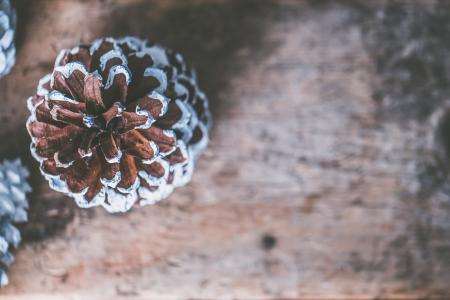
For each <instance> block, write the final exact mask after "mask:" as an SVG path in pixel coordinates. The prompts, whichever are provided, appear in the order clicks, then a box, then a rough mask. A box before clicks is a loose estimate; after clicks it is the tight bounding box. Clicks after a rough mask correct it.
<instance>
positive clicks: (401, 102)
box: [0, 0, 450, 299]
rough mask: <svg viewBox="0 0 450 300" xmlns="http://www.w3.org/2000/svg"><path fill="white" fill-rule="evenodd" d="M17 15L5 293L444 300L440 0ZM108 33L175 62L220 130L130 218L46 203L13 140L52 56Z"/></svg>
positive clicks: (448, 267) (49, 3) (55, 200)
mask: <svg viewBox="0 0 450 300" xmlns="http://www.w3.org/2000/svg"><path fill="white" fill-rule="evenodd" d="M444 2H445V1H444ZM14 3H15V5H16V6H17V9H18V22H19V23H18V36H17V63H16V66H15V67H14V69H13V71H12V73H11V74H10V75H8V76H7V77H5V78H3V79H2V80H1V81H0V101H1V102H0V103H1V104H2V107H1V109H0V122H1V127H0V135H1V138H2V139H1V145H0V154H1V155H2V157H11V158H12V157H15V156H21V157H22V159H23V160H24V162H25V163H26V164H27V165H28V166H29V168H30V169H31V170H32V172H33V175H32V178H31V181H32V184H33V187H34V193H33V194H32V195H30V199H31V200H30V201H31V208H30V223H29V224H28V225H25V226H22V229H23V232H24V243H23V244H22V246H21V248H20V249H19V250H18V251H16V252H15V254H16V262H15V263H14V264H13V266H12V267H11V268H10V269H9V276H10V285H9V286H8V287H7V288H5V289H2V290H1V291H0V298H1V299H172V298H176V299H188V298H189V299H190V298H209V299H231V298H239V299H275V298H295V299H298V298H304V299H312V298H314V299H326V298H329V299H351V298H354V299H372V298H376V297H378V298H384V297H386V298H388V297H390V298H395V299H416V298H418V297H424V298H442V299H446V298H447V299H448V298H450V288H449V285H448V283H449V282H450V272H449V271H450V200H449V197H448V196H447V195H449V194H450V193H449V192H448V190H449V189H448V188H447V185H446V182H447V171H446V170H447V166H448V163H447V156H448V145H449V143H448V142H447V139H446V136H447V135H448V134H450V131H449V128H450V127H448V126H449V125H448V124H450V116H449V115H448V114H447V113H446V110H445V107H446V104H445V103H446V100H447V99H449V98H448V95H449V94H450V93H448V91H447V87H446V86H447V81H446V79H447V77H446V76H447V75H446V73H445V70H444V71H442V68H443V67H444V69H445V66H446V64H447V60H448V57H446V56H445V55H448V54H447V52H448V53H450V52H449V50H450V49H449V47H448V44H449V43H448V42H447V40H446V37H445V33H446V31H445V28H447V27H449V28H450V25H449V24H450V18H447V17H448V16H450V9H449V8H448V7H446V6H445V5H442V1H441V2H438V1H415V2H413V1H408V2H395V3H394V4H392V5H391V6H389V5H388V4H387V3H386V2H384V1H373V2H370V3H369V2H366V1H339V2H338V1H336V2H334V1H257V0H254V1H245V0H242V1H166V0H164V1H145V0H118V1H112V0H104V1H100V0H99V1H86V0H85V1H83V0H65V1H63V0H60V1H57V0H36V1H26V0H22V1H16V2H14ZM447 14H448V15H447ZM386 16H387V17H386ZM386 18H387V19H388V20H391V19H392V20H391V21H392V23H389V22H387V21H386V22H384V21H383V20H386ZM447 20H448V21H447ZM434 24H435V25H434ZM433 26H436V28H435V27H433ZM445 26H447V27H445ZM424 28H425V29H426V28H430V29H429V32H428V31H427V32H424V30H425V29H424ZM402 30H403V31H402ZM427 30H428V29H427ZM440 30H442V33H440V32H439V31H440ZM399 32H400V34H399V36H396V35H395V34H398V33H399ZM408 34H412V35H411V36H410V37H409V36H408ZM108 35H112V36H123V35H136V36H141V37H145V38H148V39H150V40H152V41H157V42H159V43H161V44H164V45H167V46H169V47H171V48H173V49H175V50H177V51H179V52H181V53H182V54H183V55H184V56H185V57H186V59H187V60H188V61H189V62H190V63H191V64H193V65H194V66H195V67H196V68H197V71H198V74H199V78H200V84H201V86H202V87H203V89H204V90H205V92H206V93H207V94H208V95H209V97H210V101H211V107H212V109H213V115H214V121H215V123H214V128H213V131H212V133H211V144H210V147H209V148H208V150H207V151H206V153H205V154H204V156H203V157H202V158H201V159H200V161H199V163H198V166H197V169H196V173H195V176H194V179H193V181H192V182H191V184H189V185H188V186H186V187H184V188H180V189H178V190H177V191H176V192H175V193H174V194H173V195H172V196H171V197H170V198H169V199H167V200H166V201H164V202H163V203H161V204H160V205H157V206H153V207H144V208H137V209H134V210H133V211H132V212H130V213H128V214H125V215H109V214H107V213H106V212H105V211H103V209H101V208H99V209H92V210H80V209H78V208H77V207H75V205H74V204H73V203H72V202H71V200H70V199H67V198H65V197H64V196H61V195H59V194H57V193H55V192H52V191H51V190H50V189H49V188H48V187H47V186H46V184H45V182H44V180H43V179H42V178H41V177H40V176H39V172H38V170H37V167H38V166H37V163H36V162H34V161H33V160H32V159H31V157H30V155H29V153H28V143H29V139H28V136H27V134H26V130H25V127H24V123H25V120H26V118H27V111H26V99H27V97H28V96H29V95H32V94H33V93H34V91H35V87H36V83H37V81H38V79H39V78H40V77H42V76H43V75H44V74H46V73H47V72H49V71H51V68H52V64H53V61H54V58H55V57H56V55H57V53H58V51H59V49H61V48H65V47H72V46H74V45H76V44H78V43H80V42H90V41H92V40H93V39H95V38H98V37H102V36H108ZM399 37H400V38H399ZM402 38H403V39H402ZM447 38H448V37H447ZM408 47H409V48H408ZM446 47H447V48H446ZM414 51H416V52H414ZM420 51H422V52H420ZM411 53H413V54H414V53H416V54H417V55H415V56H414V55H413V56H414V57H413V58H414V59H415V60H414V59H413V60H412V61H409V60H407V61H406V62H404V61H403V60H402V59H403V58H404V57H407V58H408V57H409V56H411V55H412V54H411ZM399 61H400V62H399ZM448 61H450V60H448ZM416 66H419V67H416ZM386 70H387V71H386ZM449 70H450V69H449ZM441 71H442V72H444V73H442V72H441ZM439 72H441V73H442V74H441V73H439ZM439 76H440V77H439Z"/></svg>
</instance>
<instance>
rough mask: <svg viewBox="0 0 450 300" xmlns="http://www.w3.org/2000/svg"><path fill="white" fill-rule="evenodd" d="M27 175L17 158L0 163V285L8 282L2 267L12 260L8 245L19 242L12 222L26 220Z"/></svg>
mask: <svg viewBox="0 0 450 300" xmlns="http://www.w3.org/2000/svg"><path fill="white" fill-rule="evenodd" d="M28 175H29V173H28V170H27V169H25V168H24V167H23V166H22V164H21V163H20V160H18V159H17V160H15V161H8V160H7V161H5V162H4V163H3V164H0V287H3V286H5V285H6V284H8V277H7V276H6V273H5V271H4V268H5V267H9V265H10V264H11V263H12V262H13V261H14V257H13V256H12V254H11V253H10V252H9V251H8V250H9V247H10V245H12V246H14V247H17V246H18V244H19V243H20V232H19V230H18V229H17V228H16V227H14V225H13V224H12V223H23V222H26V221H27V209H28V201H27V198H26V195H25V194H26V193H28V192H31V187H30V186H29V185H28V183H27V182H26V178H27V177H28Z"/></svg>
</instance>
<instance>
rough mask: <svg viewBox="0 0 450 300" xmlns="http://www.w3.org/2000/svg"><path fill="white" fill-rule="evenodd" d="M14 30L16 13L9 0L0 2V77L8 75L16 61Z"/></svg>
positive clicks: (0, 0)
mask: <svg viewBox="0 0 450 300" xmlns="http://www.w3.org/2000/svg"><path fill="white" fill-rule="evenodd" d="M15 30H16V12H15V11H14V9H13V8H12V7H11V3H10V2H9V0H0V77H1V76H4V75H6V74H8V73H9V71H10V70H11V68H12V66H13V65H14V63H15V61H16V48H15V46H14V33H15Z"/></svg>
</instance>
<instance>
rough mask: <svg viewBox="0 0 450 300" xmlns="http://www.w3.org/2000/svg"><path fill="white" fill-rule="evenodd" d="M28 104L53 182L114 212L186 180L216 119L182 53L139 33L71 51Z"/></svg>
mask: <svg viewBox="0 0 450 300" xmlns="http://www.w3.org/2000/svg"><path fill="white" fill-rule="evenodd" d="M28 107H29V110H30V112H31V116H30V118H29V119H28V122H27V128H28V131H29V133H30V135H31V137H32V144H31V150H32V153H33V155H34V157H35V158H36V159H37V160H38V161H39V162H40V164H41V171H42V174H43V175H44V176H45V177H46V179H47V180H48V181H49V183H50V186H51V187H52V188H53V189H54V190H57V191H61V192H64V193H66V194H68V195H70V196H72V197H73V198H74V199H75V201H76V202H77V204H78V205H79V206H81V207H92V206H97V205H102V206H104V207H105V208H106V209H107V210H108V211H110V212H124V211H127V210H129V209H130V208H131V207H132V206H133V204H134V203H135V202H136V201H139V202H140V204H141V205H143V204H153V203H155V202H156V201H159V200H161V199H163V198H165V197H167V196H168V195H169V194H170V193H171V192H172V190H173V188H174V187H177V186H181V185H184V184H186V183H187V182H188V181H189V180H190V179H191V176H192V172H193V167H194V161H195V159H196V158H197V157H198V156H199V155H200V153H201V152H202V151H203V150H204V149H205V147H206V145H207V143H208V129H209V127H210V124H211V117H210V113H209V110H208V101H207V98H206V96H205V95H204V94H203V93H202V92H201V91H200V90H199V88H198V86H197V80H196V76H195V74H194V72H193V71H192V70H191V69H190V68H188V67H187V66H186V65H185V62H184V60H183V58H182V57H181V55H180V54H177V53H174V52H172V51H171V50H169V49H165V48H163V47H161V46H159V45H149V44H148V43H147V42H146V41H143V40H140V39H137V38H133V37H126V38H122V39H113V38H105V39H100V40H96V41H95V42H93V43H92V44H89V45H80V46H78V47H75V48H73V49H72V50H63V51H62V52H61V53H60V54H59V56H58V57H57V59H56V62H55V68H54V71H53V73H52V74H49V75H47V76H45V77H44V78H42V79H41V81H40V82H39V86H38V90H37V94H36V95H35V96H34V97H31V98H30V99H29V100H28Z"/></svg>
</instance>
